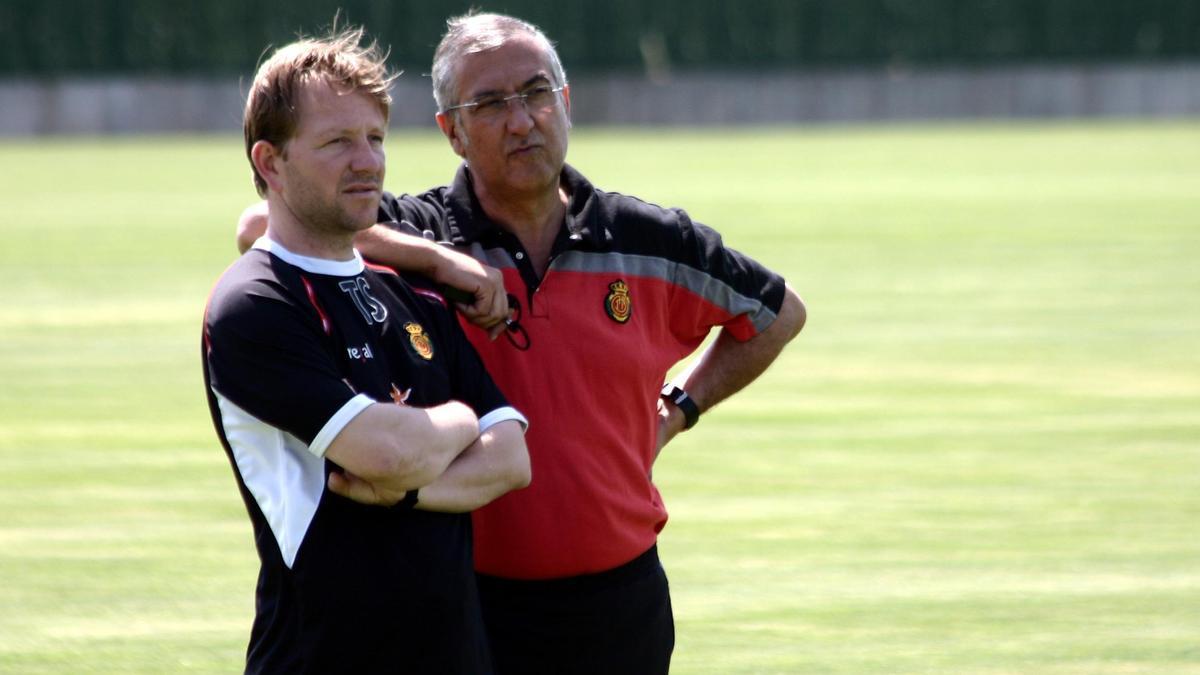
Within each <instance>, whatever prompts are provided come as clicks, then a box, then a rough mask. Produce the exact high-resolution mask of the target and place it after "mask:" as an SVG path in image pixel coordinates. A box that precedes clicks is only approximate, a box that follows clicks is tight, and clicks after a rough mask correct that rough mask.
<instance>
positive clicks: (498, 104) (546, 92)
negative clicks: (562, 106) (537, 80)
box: [442, 84, 563, 121]
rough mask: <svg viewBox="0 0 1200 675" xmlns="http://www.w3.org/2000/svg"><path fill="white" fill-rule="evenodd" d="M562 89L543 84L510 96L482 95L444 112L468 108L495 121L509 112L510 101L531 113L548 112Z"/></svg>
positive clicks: (554, 104) (484, 117)
mask: <svg viewBox="0 0 1200 675" xmlns="http://www.w3.org/2000/svg"><path fill="white" fill-rule="evenodd" d="M562 90H563V87H551V86H550V85H548V84H543V85H538V86H536V87H532V88H530V89H526V90H525V91H522V92H519V93H516V94H512V95H510V96H498V95H488V96H480V97H479V98H477V99H475V100H473V101H467V102H466V103H460V104H458V105H452V106H450V107H448V108H446V109H445V110H443V111H442V112H450V111H451V110H463V109H468V110H470V111H471V114H472V115H474V116H476V117H478V118H480V119H482V120H487V121H493V120H498V119H500V118H501V117H503V116H505V115H507V114H508V110H509V108H508V103H509V101H519V102H520V103H521V104H522V105H524V106H525V112H527V113H529V114H533V113H540V112H546V111H548V110H550V109H552V108H553V107H554V106H556V105H558V93H559V92H560V91H562Z"/></svg>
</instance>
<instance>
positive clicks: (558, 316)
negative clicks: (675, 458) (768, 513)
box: [239, 14, 805, 674]
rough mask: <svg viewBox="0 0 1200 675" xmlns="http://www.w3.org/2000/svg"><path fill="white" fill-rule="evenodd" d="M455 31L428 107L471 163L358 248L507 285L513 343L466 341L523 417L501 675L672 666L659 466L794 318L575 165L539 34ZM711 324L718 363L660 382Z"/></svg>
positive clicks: (490, 593)
mask: <svg viewBox="0 0 1200 675" xmlns="http://www.w3.org/2000/svg"><path fill="white" fill-rule="evenodd" d="M448 26H449V30H448V31H447V33H446V35H445V37H444V38H443V40H442V41H441V43H440V45H439V46H438V48H437V51H436V54H435V56H434V63H433V71H432V73H433V86H434V96H435V98H436V99H437V103H438V108H439V110H440V112H439V113H438V114H437V123H438V126H439V127H440V128H441V130H442V132H443V133H444V134H445V136H446V138H447V139H448V140H449V142H450V146H451V148H452V149H453V150H454V152H455V153H456V154H458V155H459V156H460V157H462V158H463V160H464V163H463V166H462V167H461V168H460V169H459V172H458V175H457V176H456V177H455V180H454V182H453V183H452V184H451V185H449V186H447V187H441V188H435V189H433V190H430V191H429V192H426V193H424V194H421V195H418V196H402V197H393V196H391V195H385V196H384V200H383V205H382V209H381V214H380V220H381V222H382V221H388V222H390V223H391V227H382V226H381V227H375V228H372V229H371V230H370V231H368V232H366V233H363V234H362V235H360V237H359V239H358V242H359V246H360V247H362V249H363V250H364V253H365V254H366V255H368V256H370V257H373V258H376V259H378V260H380V261H382V262H384V263H386V264H392V265H397V266H401V267H406V266H412V265H413V263H412V261H413V260H414V259H415V256H416V253H415V252H416V251H420V250H421V249H420V246H421V245H420V244H412V243H411V242H412V238H411V237H404V236H400V235H398V234H397V232H407V233H409V234H420V233H425V234H426V235H427V236H428V237H431V238H435V239H437V240H440V241H444V242H449V243H450V244H452V245H453V246H454V247H455V248H456V249H458V250H459V251H463V252H466V253H468V254H470V255H471V256H472V257H474V258H475V259H476V260H479V261H482V262H485V263H487V264H488V265H489V266H491V267H493V268H497V269H499V270H500V272H501V273H502V275H503V280H504V284H505V286H506V287H507V289H508V292H509V296H508V299H509V302H510V304H511V305H512V308H511V312H512V314H511V316H510V317H509V319H508V322H507V326H506V327H505V328H504V329H503V330H504V332H505V333H506V337H507V339H502V340H500V339H498V340H489V339H488V335H487V333H486V332H485V331H482V330H477V329H471V330H469V331H468V337H469V338H470V339H471V341H472V342H473V343H474V345H475V346H476V348H477V349H478V350H479V352H480V355H481V356H482V358H483V360H484V363H485V364H487V366H488V368H489V370H490V371H491V372H492V374H493V376H494V377H495V378H496V381H497V383H498V384H499V385H500V387H501V389H503V390H504V392H505V394H506V395H507V396H509V397H510V398H511V399H512V400H513V401H514V402H515V403H516V404H517V405H518V406H519V407H521V409H522V410H524V411H526V413H527V414H528V415H529V418H530V421H531V426H530V431H529V435H528V438H527V441H528V443H529V450H530V459H531V463H532V466H533V474H534V476H535V478H534V480H533V483H532V485H531V487H530V488H528V489H526V490H523V491H521V492H518V493H512V494H510V495H506V496H505V497H502V498H500V499H498V500H496V501H495V502H493V503H492V504H490V505H488V506H487V507H484V508H483V509H480V510H478V511H476V513H475V526H476V527H475V537H476V539H475V540H476V549H475V552H476V569H477V570H478V572H479V575H480V576H479V578H480V592H481V598H482V601H483V606H484V615H485V620H486V621H487V625H488V633H489V638H490V639H491V644H492V647H493V652H494V654H495V658H496V663H497V670H498V671H499V672H502V673H514V674H516V673H663V672H666V671H667V669H668V667H669V664H670V656H671V651H672V648H673V645H674V627H673V618H672V612H671V604H670V595H669V592H668V587H667V580H666V576H665V574H664V573H663V570H662V566H661V564H660V563H659V560H658V555H657V551H656V546H655V542H656V538H657V534H658V532H659V531H660V530H661V529H662V528H663V526H664V525H665V523H666V520H667V512H666V509H665V507H664V505H663V503H662V499H661V498H660V496H659V493H658V490H657V489H656V488H655V486H654V484H653V482H652V480H651V478H650V474H651V469H652V467H653V464H654V461H655V459H656V457H657V456H658V454H659V452H660V451H661V450H662V448H663V446H664V445H666V444H667V443H668V442H669V441H670V440H671V438H673V437H674V436H675V435H676V434H677V433H679V432H680V431H683V430H684V429H689V428H691V427H692V426H693V425H695V424H696V422H697V420H698V418H699V416H700V415H701V414H702V413H703V412H704V411H706V410H708V409H710V408H712V407H713V406H714V405H716V404H717V403H718V402H720V401H722V400H724V399H725V398H727V397H729V396H730V395H732V394H734V393H735V392H737V391H738V390H740V389H741V388H742V387H744V386H745V385H747V384H748V383H750V382H751V381H752V380H754V379H755V378H756V377H758V375H759V374H761V373H762V372H763V371H764V370H765V369H766V368H767V366H768V365H770V363H771V362H772V361H774V360H775V358H776V357H777V356H778V355H779V353H780V352H781V350H782V349H783V347H784V345H785V344H786V343H787V342H788V341H790V340H791V339H792V338H793V337H794V336H795V335H796V334H797V333H798V332H799V331H800V329H801V328H802V327H803V324H804V320H805V309H804V305H803V303H802V302H801V301H800V298H799V297H798V296H797V295H796V294H795V292H793V291H792V290H791V289H790V288H789V287H788V286H787V284H786V283H785V282H784V281H783V279H781V278H780V277H779V276H778V275H776V274H774V273H772V272H770V271H769V270H767V269H765V268H764V267H762V266H761V265H759V264H758V263H756V262H754V261H753V260H751V259H749V258H747V257H746V256H743V255H741V254H739V253H737V252H736V251H733V250H731V249H729V248H727V247H725V246H724V245H723V243H722V241H721V238H720V236H719V235H718V234H717V233H716V232H714V231H713V230H711V229H709V228H707V227H705V226H703V225H701V224H699V223H695V222H693V221H692V220H691V219H690V218H689V217H688V216H687V214H686V213H684V212H683V211H681V210H678V209H666V208H661V207H658V206H655V205H652V204H648V203H645V202H642V201H640V200H637V199H635V198H632V197H626V196H623V195H618V194H614V193H607V192H603V191H601V190H599V189H597V188H595V187H593V186H592V185H591V184H590V183H589V182H588V181H587V179H585V178H584V177H583V176H582V175H581V174H580V173H579V172H578V171H576V170H575V169H574V168H572V167H570V166H568V165H566V164H565V158H566V152H567V142H568V130H569V128H570V107H571V96H570V93H571V92H570V87H569V85H568V83H567V79H566V75H565V73H564V72H563V68H562V65H561V63H560V61H559V58H558V55H557V53H556V52H555V50H554V47H553V46H552V45H551V43H550V41H549V40H548V39H547V38H546V36H545V35H544V34H542V32H541V31H539V30H538V29H537V28H536V27H534V26H532V25H530V24H528V23H526V22H524V21H520V20H518V19H515V18H512V17H507V16H502V15H495V14H469V15H466V16H463V17H458V18H454V19H451V20H450V21H449V22H448ZM250 214H251V215H253V210H252V211H251V212H250ZM253 221H254V219H253V218H250V219H246V218H244V219H243V222H242V224H241V226H240V232H239V243H240V245H245V244H246V243H247V242H248V241H249V240H250V239H251V238H252V233H253V232H254V231H255V229H256V228H255V224H254V222H253ZM482 285H483V284H479V286H482ZM477 287H478V286H477ZM472 290H474V289H472ZM479 313H482V312H479ZM480 322H481V323H484V324H487V322H488V319H486V318H485V319H481V321H480ZM714 327H719V328H720V329H721V332H720V335H719V336H718V337H717V339H716V340H715V341H714V342H713V344H712V345H711V347H710V348H709V349H708V350H707V351H706V352H705V353H704V354H703V355H702V356H701V357H700V358H699V359H698V360H697V361H696V362H695V364H694V365H693V367H691V368H689V369H687V370H686V372H684V373H683V374H682V375H680V376H679V377H677V378H676V380H675V381H674V382H672V383H668V384H667V385H666V386H664V384H663V383H664V379H665V377H666V374H667V371H668V370H669V369H670V368H671V367H672V366H674V365H675V364H676V363H677V362H679V361H680V360H681V359H683V358H684V357H686V356H687V355H688V354H690V353H691V352H692V351H693V350H695V349H696V348H697V347H698V346H699V345H700V343H701V342H702V341H703V339H704V338H705V336H706V335H707V334H708V333H709V331H710V329H712V328H714Z"/></svg>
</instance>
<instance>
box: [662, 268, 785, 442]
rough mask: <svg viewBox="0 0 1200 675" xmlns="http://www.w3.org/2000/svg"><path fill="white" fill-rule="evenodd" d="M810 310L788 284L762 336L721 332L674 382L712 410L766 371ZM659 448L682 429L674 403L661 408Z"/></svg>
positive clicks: (702, 410) (699, 406)
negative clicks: (744, 336) (739, 337)
mask: <svg viewBox="0 0 1200 675" xmlns="http://www.w3.org/2000/svg"><path fill="white" fill-rule="evenodd" d="M806 319H807V312H806V310H805V307H804V303H803V301H801V300H800V296H798V295H796V293H795V291H793V290H792V289H791V287H790V286H789V287H787V289H786V292H785V295H784V301H783V304H782V306H781V307H780V309H779V314H778V315H777V316H776V317H775V321H774V322H772V323H771V325H770V326H769V327H768V328H767V329H766V330H765V331H763V332H762V333H760V334H759V335H757V336H755V337H753V338H751V339H749V340H746V341H745V342H738V341H737V340H736V339H734V338H733V337H732V336H731V335H730V334H729V333H727V332H725V331H721V333H720V334H719V335H718V336H717V339H716V340H714V341H713V343H712V344H711V345H709V347H708V349H706V350H705V351H704V353H703V354H702V355H701V356H700V357H699V358H698V359H697V360H696V361H695V362H694V363H693V364H692V365H691V366H689V367H688V368H687V369H685V370H684V371H683V372H681V373H680V374H679V375H678V376H676V377H675V378H674V379H673V382H674V383H675V384H676V385H678V386H679V387H680V388H682V389H683V390H684V391H686V392H687V394H688V396H689V397H690V398H691V399H692V400H693V401H694V402H695V403H696V406H697V407H698V408H699V409H700V411H701V412H704V411H707V410H710V409H712V407H713V406H715V405H717V404H718V403H720V402H721V401H724V400H725V399H727V398H729V397H730V396H732V395H734V394H736V393H737V392H739V391H741V390H742V389H744V388H745V387H746V385H748V384H750V383H751V382H753V381H754V380H755V379H757V378H758V376H759V375H762V374H763V372H764V371H766V369H767V367H768V366H770V365H771V364H772V363H773V362H774V361H775V359H776V358H778V356H779V354H780V353H781V352H782V351H783V348H784V347H785V346H786V345H787V343H788V342H790V341H791V340H792V338H794V337H796V335H797V334H799V333H800V330H801V329H802V328H804V323H805V320H806ZM659 412H660V419H659V440H658V449H659V450H660V451H661V449H662V447H663V446H664V445H666V443H667V442H669V441H670V439H671V438H672V437H674V436H675V434H677V433H679V432H680V431H682V430H683V421H684V420H683V413H682V412H681V411H680V410H679V409H678V408H676V407H675V406H674V405H669V404H668V405H665V406H664V407H662V408H661V409H660V411H659Z"/></svg>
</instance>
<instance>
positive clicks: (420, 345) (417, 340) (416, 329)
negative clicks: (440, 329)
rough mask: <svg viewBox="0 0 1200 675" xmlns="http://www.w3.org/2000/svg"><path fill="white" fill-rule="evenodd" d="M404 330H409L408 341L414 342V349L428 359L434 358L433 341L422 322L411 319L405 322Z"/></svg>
mask: <svg viewBox="0 0 1200 675" xmlns="http://www.w3.org/2000/svg"><path fill="white" fill-rule="evenodd" d="M404 330H406V331H408V341H409V342H411V343H412V346H413V349H415V350H417V354H419V355H420V356H421V358H423V359H425V360H426V361H428V360H430V359H432V358H433V341H432V340H430V339H429V336H428V335H427V334H426V333H425V329H424V328H422V327H421V324H419V323H413V322H411V321H410V322H408V323H406V324H404Z"/></svg>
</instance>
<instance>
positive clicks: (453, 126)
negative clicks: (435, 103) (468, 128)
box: [436, 112, 467, 159]
mask: <svg viewBox="0 0 1200 675" xmlns="http://www.w3.org/2000/svg"><path fill="white" fill-rule="evenodd" d="M436 119H437V125H438V128H439V129H441V130H442V133H443V134H445V136H446V140H448V141H450V147H451V148H452V149H453V150H454V154H456V155H458V156H459V157H462V158H463V159H466V158H467V140H466V138H465V137H463V135H462V134H463V130H462V127H461V126H459V124H458V123H457V118H456V117H455V116H454V114H453V113H444V112H440V113H438V114H437V116H436Z"/></svg>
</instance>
